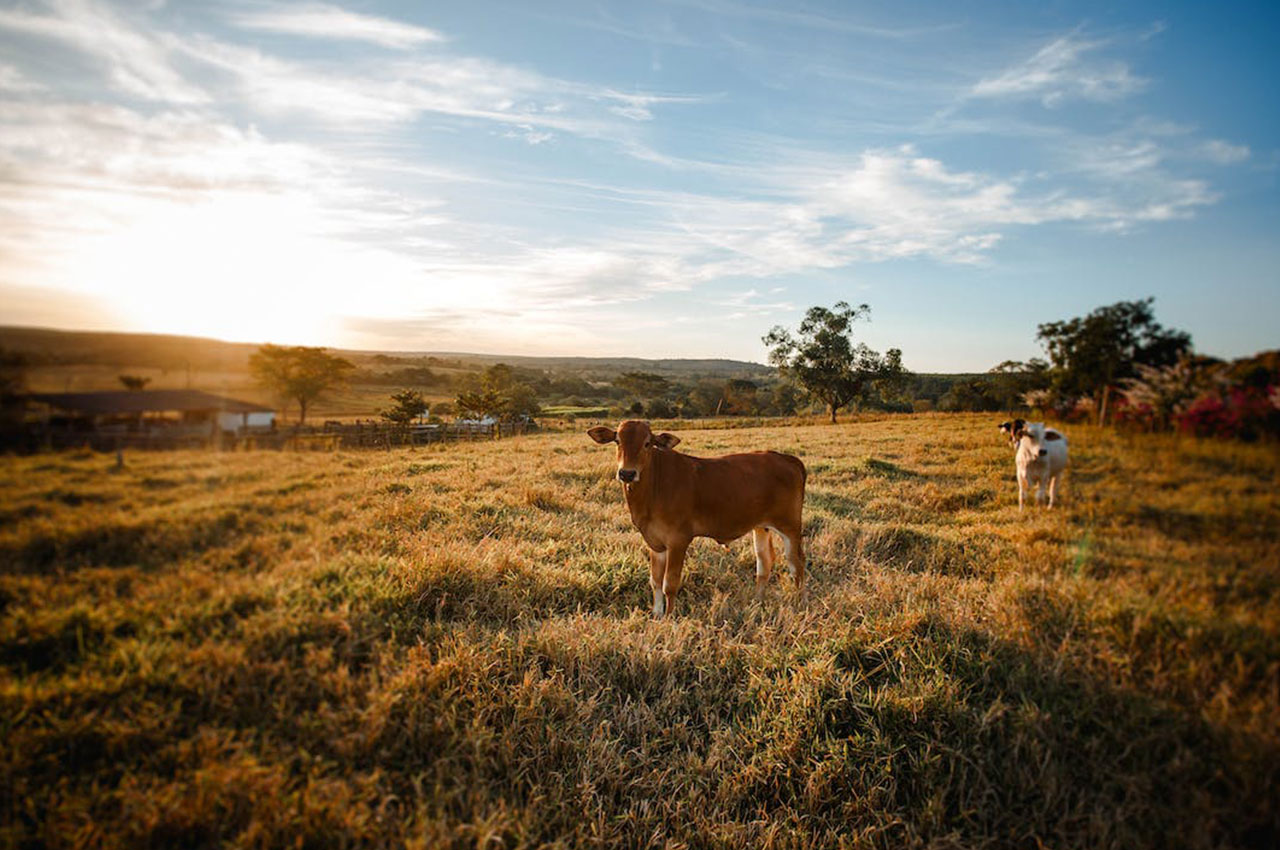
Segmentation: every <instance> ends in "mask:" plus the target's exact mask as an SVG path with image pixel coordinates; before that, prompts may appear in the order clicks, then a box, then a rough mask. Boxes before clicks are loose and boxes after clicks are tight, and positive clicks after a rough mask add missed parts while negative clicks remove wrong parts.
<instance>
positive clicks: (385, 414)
mask: <svg viewBox="0 0 1280 850" xmlns="http://www.w3.org/2000/svg"><path fill="white" fill-rule="evenodd" d="M391 400H392V401H394V402H395V403H396V404H395V407H392V408H390V409H388V410H383V411H381V415H382V418H383V419H385V420H387V421H388V422H395V423H397V424H399V425H407V424H409V423H410V422H412V421H413V420H415V419H417V418H418V417H419V416H422V415H423V414H425V413H426V412H427V410H428V409H429V407H430V406H429V405H428V404H427V401H426V399H424V398H423V397H422V394H421V393H419V392H418V391H416V390H401V391H400V392H398V393H392V395H391Z"/></svg>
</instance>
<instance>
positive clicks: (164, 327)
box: [66, 194, 411, 344]
mask: <svg viewBox="0 0 1280 850" xmlns="http://www.w3.org/2000/svg"><path fill="white" fill-rule="evenodd" d="M323 231H324V222H323V221H322V219H321V218H320V216H319V215H318V214H317V212H316V211H315V208H314V207H313V206H312V205H311V204H310V202H309V201H308V200H307V199H306V198H302V197H295V196H266V195H243V194H225V195H219V196H214V197H213V198H212V199H208V200H204V201H201V202H199V203H191V204H185V205H174V204H166V205H165V206H164V207H163V208H162V209H157V208H156V207H155V206H150V205H149V208H148V209H146V210H145V211H142V212H141V213H140V214H137V215H134V216H132V217H131V218H130V223H129V224H128V225H126V226H124V227H122V228H121V229H119V230H117V231H114V232H111V233H100V234H95V235H93V236H89V237H85V238H84V239H82V240H81V242H80V244H79V245H78V246H76V247H75V248H74V249H73V250H72V251H70V252H69V256H68V258H67V263H68V266H67V269H66V273H67V276H68V278H69V280H68V284H69V285H70V286H71V287H73V288H74V289H76V290H77V291H80V292H83V293H85V294H90V295H94V296H97V297H98V298H100V299H102V301H103V302H104V303H105V304H108V305H109V307H110V309H111V310H112V312H113V313H115V314H116V317H117V320H118V321H119V322H120V323H121V324H123V325H124V326H126V327H127V328H129V329H131V330H137V331H145V332H155V333H174V334H192V335H198V336H211V337H216V338H219V339H227V340H233V341H264V340H266V341H272V342H280V343H294V344H301V343H308V344H326V343H329V342H331V341H333V340H334V339H335V338H337V337H338V336H339V335H340V332H341V320H342V317H344V316H347V315H352V314H363V313H367V312H369V311H370V310H373V311H380V310H394V309H396V308H397V307H399V306H402V305H397V304H394V303H377V302H378V299H379V298H383V299H386V296H387V294H389V293H390V294H391V295H392V298H394V292H395V291H396V289H398V287H395V286H394V285H393V286H391V287H387V286H383V285H379V286H377V287H372V286H370V284H371V283H372V282H373V280H374V279H376V280H377V283H379V284H385V283H387V282H392V283H394V280H391V279H394V278H399V279H401V280H404V279H406V278H407V277H408V276H410V275H411V270H410V269H408V268H406V267H404V264H403V263H398V262H397V261H396V260H395V258H390V257H388V256H386V255H383V254H379V252H377V251H375V250H371V249H367V248H360V247H353V246H351V245H349V244H348V243H346V242H344V241H342V240H339V239H334V238H326V237H325V236H324V235H323Z"/></svg>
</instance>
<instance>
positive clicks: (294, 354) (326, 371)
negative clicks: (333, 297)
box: [249, 343, 355, 425]
mask: <svg viewBox="0 0 1280 850" xmlns="http://www.w3.org/2000/svg"><path fill="white" fill-rule="evenodd" d="M354 368H355V366H354V365H352V364H351V363H350V362H349V361H347V360H344V359H343V358H341V357H337V356H335V355H333V354H329V353H327V352H326V351H325V350H324V349H323V348H309V347H307V346H302V345H294V346H281V345H271V344H270V343H268V344H266V345H264V346H262V347H261V348H259V349H258V350H257V351H256V352H254V353H253V354H251V355H249V371H250V372H251V373H252V374H253V377H254V380H255V381H257V382H258V384H260V385H261V386H263V387H266V388H267V389H269V390H271V391H272V392H274V393H275V394H276V395H278V396H280V397H282V398H289V399H293V400H294V401H296V402H298V424H299V425H301V424H303V423H305V422H306V421H307V406H308V405H310V404H311V402H313V401H315V400H316V399H317V398H319V397H320V396H322V395H324V393H326V392H328V391H329V390H331V389H333V388H334V387H336V386H338V385H340V384H341V383H342V382H343V381H345V380H346V377H347V373H348V372H350V371H351V370H352V369H354Z"/></svg>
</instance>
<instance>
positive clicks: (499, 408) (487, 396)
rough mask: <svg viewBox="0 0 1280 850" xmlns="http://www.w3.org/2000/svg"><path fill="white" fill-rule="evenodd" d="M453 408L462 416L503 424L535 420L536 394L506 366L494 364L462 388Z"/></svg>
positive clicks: (536, 408) (536, 413)
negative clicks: (496, 420)
mask: <svg viewBox="0 0 1280 850" xmlns="http://www.w3.org/2000/svg"><path fill="white" fill-rule="evenodd" d="M466 387H467V388H466V389H464V390H463V391H462V392H460V393H458V398H457V402H456V406H457V409H458V411H459V412H460V413H461V414H462V415H463V416H469V417H472V418H475V419H483V418H485V417H492V418H494V419H498V420H501V421H504V422H511V421H515V420H518V419H523V418H528V417H533V416H537V415H538V413H539V408H538V395H537V391H536V390H535V389H534V388H533V387H531V386H530V385H529V384H527V383H524V382H523V381H521V380H520V379H519V377H518V374H517V373H516V371H515V370H514V369H512V368H511V367H510V366H507V365H506V364H504V363H497V364H495V365H493V366H490V367H489V368H488V369H485V370H484V374H482V375H481V376H479V377H478V378H476V379H473V380H471V381H469V382H468V383H467V384H466Z"/></svg>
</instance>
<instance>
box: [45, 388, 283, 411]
mask: <svg viewBox="0 0 1280 850" xmlns="http://www.w3.org/2000/svg"><path fill="white" fill-rule="evenodd" d="M29 398H30V399H31V400H32V401H38V402H43V403H44V404H47V405H49V406H51V407H57V408H59V409H61V410H75V411H78V412H80V413H154V412H158V411H182V412H194V411H201V412H205V411H222V412H226V413H270V412H273V409H272V408H270V407H267V406H265V405H261V404H255V403H253V402H249V401H237V400H236V399H234V398H224V397H222V396H219V395H213V394H212V393H206V392H203V391H201V390H116V391H108V392H98V393H32V394H31V395H30V396H29Z"/></svg>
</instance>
